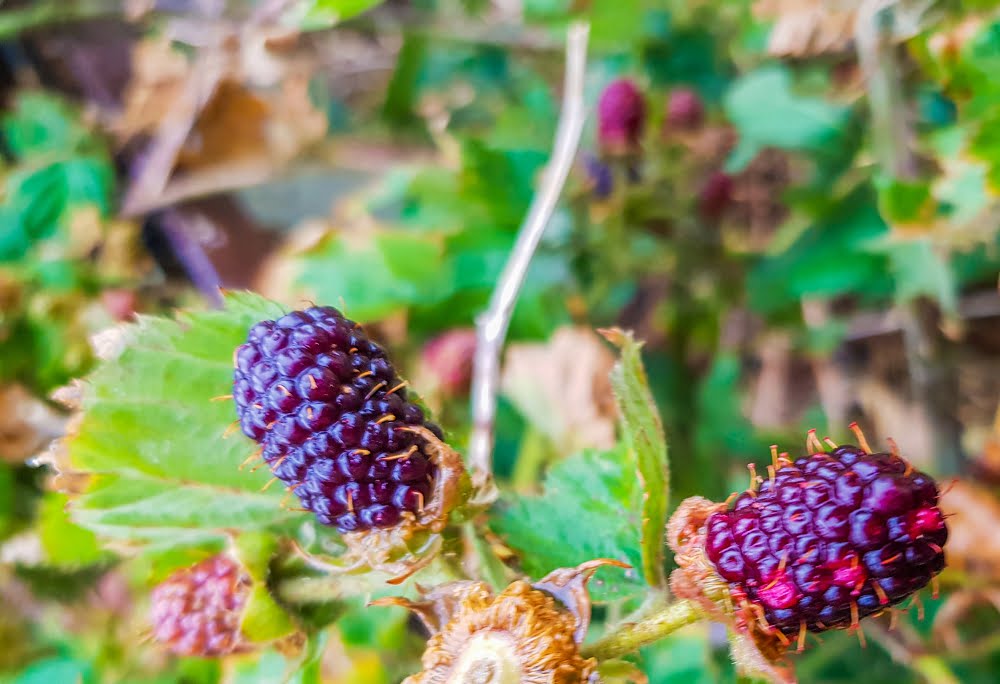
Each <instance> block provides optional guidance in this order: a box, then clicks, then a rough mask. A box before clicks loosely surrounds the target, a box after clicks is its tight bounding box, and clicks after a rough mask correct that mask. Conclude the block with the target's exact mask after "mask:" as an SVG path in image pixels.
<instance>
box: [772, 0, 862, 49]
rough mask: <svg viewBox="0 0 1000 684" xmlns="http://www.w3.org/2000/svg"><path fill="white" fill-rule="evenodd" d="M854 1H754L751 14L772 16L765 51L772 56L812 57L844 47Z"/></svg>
mask: <svg viewBox="0 0 1000 684" xmlns="http://www.w3.org/2000/svg"><path fill="white" fill-rule="evenodd" d="M859 4H860V3H859V2H857V0H840V1H837V0H758V2H756V3H754V13H755V14H756V15H757V16H758V17H760V18H764V19H772V18H773V19H775V23H774V27H773V28H772V29H771V37H770V39H769V41H768V52H769V53H770V54H772V55H774V56H776V57H815V56H818V55H824V54H827V53H831V52H842V51H844V50H846V49H847V48H848V46H849V45H850V43H851V39H852V38H853V36H854V20H855V15H856V14H857V8H858V5H859Z"/></svg>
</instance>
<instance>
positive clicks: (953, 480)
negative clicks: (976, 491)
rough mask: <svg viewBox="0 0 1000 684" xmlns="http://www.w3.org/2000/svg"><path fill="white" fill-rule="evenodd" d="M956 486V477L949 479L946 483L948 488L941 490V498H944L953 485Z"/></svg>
mask: <svg viewBox="0 0 1000 684" xmlns="http://www.w3.org/2000/svg"><path fill="white" fill-rule="evenodd" d="M957 484H958V478H957V477H953V478H951V480H949V481H948V486H947V487H945V488H944V489H942V490H941V496H944V495H945V494H947V493H948V492H950V491H951V490H952V489H954V488H955V485H957Z"/></svg>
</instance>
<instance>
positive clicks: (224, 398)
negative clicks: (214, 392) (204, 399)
mask: <svg viewBox="0 0 1000 684" xmlns="http://www.w3.org/2000/svg"><path fill="white" fill-rule="evenodd" d="M232 398H233V395H232V394H220V395H219V396H217V397H212V398H211V399H209V401H229V400H230V399H232Z"/></svg>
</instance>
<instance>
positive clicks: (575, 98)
mask: <svg viewBox="0 0 1000 684" xmlns="http://www.w3.org/2000/svg"><path fill="white" fill-rule="evenodd" d="M589 31H590V28H589V26H588V25H587V24H585V23H575V24H572V25H571V26H570V27H569V30H568V32H567V36H566V73H565V76H564V82H563V101H562V111H561V113H560V115H559V124H558V127H557V128H556V137H555V143H554V145H553V148H552V158H551V159H550V160H549V164H548V167H547V168H546V170H545V174H544V177H543V178H542V182H541V186H540V187H539V188H538V192H537V193H536V194H535V196H534V198H533V199H532V202H531V206H530V207H529V209H528V213H527V215H526V216H525V218H524V223H522V224H521V230H520V232H519V233H518V236H517V242H516V243H515V245H514V250H513V251H512V252H511V254H510V257H509V258H508V259H507V264H506V265H505V266H504V269H503V273H501V274H500V280H499V281H498V282H497V286H496V289H494V290H493V296H492V297H491V299H490V305H489V308H488V309H487V310H486V311H484V312H483V313H482V314H481V315H480V316H479V317H478V318H477V319H476V355H475V359H474V362H473V375H472V434H471V435H470V437H469V467H470V470H471V471H472V475H473V482H474V483H475V484H476V485H477V486H478V487H480V488H486V487H489V486H490V485H491V483H492V473H493V466H492V462H493V425H494V420H495V418H496V406H497V391H498V385H499V383H500V354H501V352H502V350H503V344H504V340H505V338H506V337H507V328H508V327H509V326H510V319H511V316H512V315H513V313H514V305H515V304H516V303H517V296H518V293H519V292H520V290H521V285H522V284H523V283H524V277H525V274H526V273H527V272H528V266H529V264H530V263H531V257H532V256H533V255H534V253H535V249H536V248H537V247H538V242H539V240H541V237H542V233H543V232H545V226H546V225H547V224H548V222H549V218H551V216H552V212H553V211H554V210H555V207H556V203H557V202H558V201H559V195H560V194H561V193H562V188H563V185H564V184H565V183H566V177H567V176H568V175H569V171H570V168H571V166H572V164H573V159H574V158H575V157H576V150H577V147H578V146H579V144H580V134H581V133H582V131H583V123H584V119H585V118H586V110H585V107H584V101H583V80H584V73H585V71H586V64H587V35H588V33H589ZM485 493H486V492H484V494H485Z"/></svg>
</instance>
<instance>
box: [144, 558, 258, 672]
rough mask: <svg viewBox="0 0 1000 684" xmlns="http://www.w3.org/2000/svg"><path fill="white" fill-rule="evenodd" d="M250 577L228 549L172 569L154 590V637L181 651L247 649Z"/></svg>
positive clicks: (210, 652) (194, 653)
mask: <svg viewBox="0 0 1000 684" xmlns="http://www.w3.org/2000/svg"><path fill="white" fill-rule="evenodd" d="M250 584H251V582H250V577H249V575H247V574H246V573H245V572H244V571H243V568H242V567H240V565H239V564H238V563H237V562H236V561H235V560H233V559H232V558H230V557H229V556H227V555H225V554H219V555H217V556H213V557H211V558H209V559H207V560H204V561H202V562H201V563H198V564H197V565H194V566H192V567H190V568H184V569H181V570H178V571H176V572H174V573H173V574H172V575H170V576H169V577H168V578H167V579H165V580H164V581H163V582H161V583H160V584H159V585H157V586H156V588H155V589H153V592H152V605H151V607H150V620H151V622H152V625H153V637H154V638H155V639H156V641H158V642H160V643H161V644H163V645H164V646H166V647H167V648H168V649H169V650H170V651H172V652H173V653H176V654H177V655H182V656H204V657H216V656H221V655H225V654H227V653H233V652H235V651H240V650H244V649H245V648H247V645H246V644H245V643H244V640H243V637H242V635H241V633H240V622H241V620H242V613H243V607H244V605H245V604H246V600H247V596H248V594H249V592H250Z"/></svg>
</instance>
